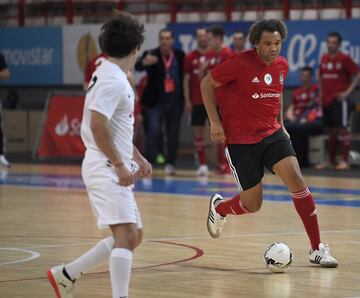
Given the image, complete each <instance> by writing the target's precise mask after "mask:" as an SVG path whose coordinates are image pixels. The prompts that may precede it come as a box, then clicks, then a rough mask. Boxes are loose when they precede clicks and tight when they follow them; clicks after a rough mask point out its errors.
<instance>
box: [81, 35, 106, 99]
mask: <svg viewBox="0 0 360 298" xmlns="http://www.w3.org/2000/svg"><path fill="white" fill-rule="evenodd" d="M98 43H99V47H100V50H101V53H100V54H98V55H96V56H95V57H93V58H92V59H90V60H89V62H88V64H87V65H86V69H85V76H84V82H83V90H84V91H85V92H86V91H87V88H88V86H89V83H90V81H91V77H92V74H93V73H94V71H95V70H96V68H98V67H99V65H100V64H101V62H102V61H104V59H106V58H107V55H106V54H104V53H103V52H104V50H103V47H102V45H101V37H100V36H99V40H98Z"/></svg>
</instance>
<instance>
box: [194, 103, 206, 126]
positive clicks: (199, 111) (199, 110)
mask: <svg viewBox="0 0 360 298" xmlns="http://www.w3.org/2000/svg"><path fill="white" fill-rule="evenodd" d="M206 119H207V113H206V110H205V106H204V105H202V104H200V105H193V107H192V112H191V125H192V126H204V125H205V121H206Z"/></svg>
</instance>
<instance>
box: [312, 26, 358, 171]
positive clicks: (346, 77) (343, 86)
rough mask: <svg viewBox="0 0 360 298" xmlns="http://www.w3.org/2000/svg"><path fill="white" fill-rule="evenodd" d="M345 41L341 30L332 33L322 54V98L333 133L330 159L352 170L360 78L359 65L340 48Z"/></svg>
mask: <svg viewBox="0 0 360 298" xmlns="http://www.w3.org/2000/svg"><path fill="white" fill-rule="evenodd" d="M341 40H342V38H341V36H340V34H339V33H337V32H331V33H329V34H328V36H327V41H326V43H327V49H328V52H327V53H326V54H324V55H323V56H322V57H321V62H320V67H319V80H320V85H319V86H320V97H321V99H322V104H323V110H324V122H325V126H326V128H327V129H328V133H329V148H328V149H329V150H328V151H329V152H328V153H329V162H330V164H331V166H334V167H335V169H336V170H346V169H349V163H348V159H349V151H350V129H349V111H350V109H349V95H350V94H351V92H352V91H353V90H354V88H355V87H356V85H357V84H358V82H359V80H360V72H359V67H358V66H357V65H356V64H355V62H354V61H353V60H352V59H351V57H350V56H348V55H346V54H344V53H342V52H341V51H340V46H341ZM338 143H342V161H340V162H339V163H338V164H336V151H337V145H338ZM326 167H327V165H326V164H324V165H318V166H317V169H324V168H326Z"/></svg>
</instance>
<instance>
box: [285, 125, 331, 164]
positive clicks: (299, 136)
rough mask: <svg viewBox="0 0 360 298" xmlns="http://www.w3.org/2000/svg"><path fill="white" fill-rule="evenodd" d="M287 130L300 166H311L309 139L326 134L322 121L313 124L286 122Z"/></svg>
mask: <svg viewBox="0 0 360 298" xmlns="http://www.w3.org/2000/svg"><path fill="white" fill-rule="evenodd" d="M284 124H285V128H286V130H287V131H288V133H289V135H290V139H291V143H292V145H293V147H294V150H295V152H296V157H297V159H298V161H299V165H300V166H308V165H309V137H310V136H311V135H318V134H322V133H323V132H324V125H323V123H322V120H321V119H316V120H315V121H313V122H304V123H299V122H296V121H295V122H290V121H285V123H284Z"/></svg>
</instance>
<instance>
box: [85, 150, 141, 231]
mask: <svg viewBox="0 0 360 298" xmlns="http://www.w3.org/2000/svg"><path fill="white" fill-rule="evenodd" d="M82 177H83V180H84V183H85V186H86V190H87V193H88V196H89V199H90V203H91V208H92V210H93V212H94V214H95V216H96V217H97V225H98V227H99V229H105V228H107V227H109V225H115V224H124V223H134V224H136V226H137V228H138V229H141V228H142V222H141V218H140V212H139V209H138V207H137V204H136V201H135V197H134V193H133V191H132V188H133V187H132V186H128V187H124V186H120V185H119V184H118V177H117V175H116V174H115V170H114V168H113V167H112V166H108V165H107V160H106V159H104V160H103V159H99V158H94V156H91V154H86V155H85V158H84V161H83V164H82Z"/></svg>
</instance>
